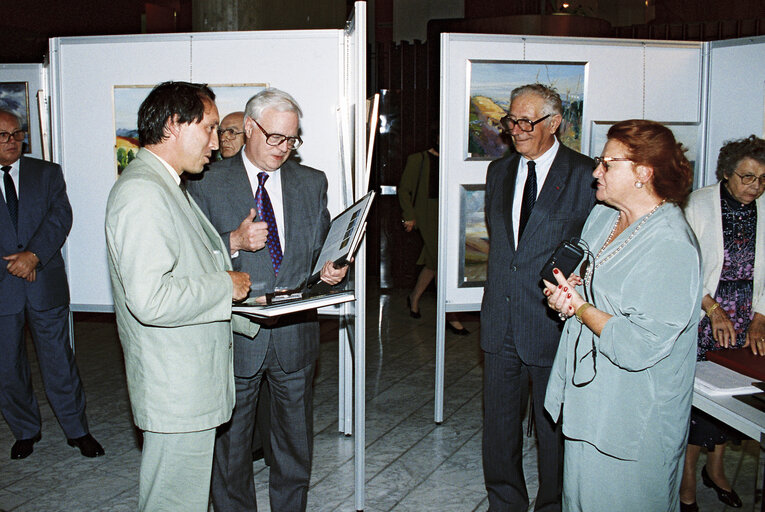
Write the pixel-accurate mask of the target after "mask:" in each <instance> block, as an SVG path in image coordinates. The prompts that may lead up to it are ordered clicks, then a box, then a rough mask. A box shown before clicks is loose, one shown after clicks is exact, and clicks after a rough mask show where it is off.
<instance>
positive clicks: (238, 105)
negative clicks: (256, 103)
mask: <svg viewBox="0 0 765 512" xmlns="http://www.w3.org/2000/svg"><path fill="white" fill-rule="evenodd" d="M209 87H210V89H212V91H213V92H214V93H215V105H216V106H217V107H218V114H219V115H220V118H221V119H223V118H224V117H225V116H226V115H228V114H230V113H231V112H237V111H240V110H244V106H245V105H246V104H247V101H248V100H249V99H250V98H251V97H253V96H254V95H256V94H257V93H259V92H260V91H262V90H263V89H266V88H267V87H268V84H267V83H253V84H220V85H212V84H210V85H209ZM153 88H154V86H153V85H115V86H114V134H115V135H114V140H115V143H114V152H115V158H116V167H117V176H119V175H120V174H121V173H122V171H123V170H124V169H125V167H127V165H128V164H129V163H130V162H131V161H132V160H133V158H135V156H136V154H137V153H138V149H139V144H138V108H139V107H140V106H141V103H143V100H144V99H146V96H148V94H149V93H150V92H151V90H152V89H153Z"/></svg>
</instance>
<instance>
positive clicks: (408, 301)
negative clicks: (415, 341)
mask: <svg viewBox="0 0 765 512" xmlns="http://www.w3.org/2000/svg"><path fill="white" fill-rule="evenodd" d="M406 307H407V308H409V316H411V317H412V318H421V317H422V315H421V314H420V312H419V311H412V299H410V298H409V296H408V295H407V296H406Z"/></svg>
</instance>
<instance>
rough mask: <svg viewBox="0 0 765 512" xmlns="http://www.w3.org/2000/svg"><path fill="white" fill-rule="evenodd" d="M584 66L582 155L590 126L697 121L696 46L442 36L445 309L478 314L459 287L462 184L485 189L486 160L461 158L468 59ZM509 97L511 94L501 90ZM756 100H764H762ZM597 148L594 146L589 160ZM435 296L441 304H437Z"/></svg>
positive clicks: (474, 298)
mask: <svg viewBox="0 0 765 512" xmlns="http://www.w3.org/2000/svg"><path fill="white" fill-rule="evenodd" d="M487 60H489V61H529V62H550V63H551V64H552V63H582V64H585V84H584V110H583V122H582V152H583V153H590V151H589V149H590V136H591V133H590V131H591V127H592V124H593V122H597V121H604V122H615V121H618V120H621V119H629V118H647V119H655V120H657V121H661V122H667V123H700V122H701V121H702V119H701V114H700V107H699V105H700V101H701V97H702V95H703V87H702V68H703V61H702V43H688V42H666V41H659V42H654V41H650V42H644V41H634V40H622V39H585V38H562V37H533V36H503V35H482V34H443V35H442V36H441V77H442V82H441V140H442V144H441V146H442V151H441V182H440V185H441V186H440V190H441V202H440V219H441V220H440V229H439V244H440V247H441V250H440V254H439V269H444V270H442V271H441V272H439V282H438V289H439V291H441V290H443V292H439V295H440V293H443V301H444V304H445V311H472V310H478V309H480V304H481V299H482V297H483V288H482V287H480V286H479V287H462V288H461V287H459V286H458V283H459V277H458V276H459V255H460V254H461V251H460V243H461V242H460V191H461V185H483V184H484V183H485V181H486V168H487V167H488V164H489V162H488V161H486V160H466V159H465V158H464V155H466V154H467V135H466V133H467V128H466V127H467V125H468V116H469V104H468V103H469V101H468V96H469V90H468V88H469V87H470V61H487ZM507 95H508V97H509V95H510V91H509V90H508V91H507ZM761 101H762V99H761ZM601 149H602V148H593V151H592V153H593V155H591V156H594V154H595V153H597V154H599V153H600V150H601ZM440 302H441V299H439V303H440Z"/></svg>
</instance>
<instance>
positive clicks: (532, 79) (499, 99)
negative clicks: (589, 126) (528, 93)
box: [466, 60, 586, 160]
mask: <svg viewBox="0 0 765 512" xmlns="http://www.w3.org/2000/svg"><path fill="white" fill-rule="evenodd" d="M585 66H586V64H585V63H572V62H529V61H481V60H474V61H470V89H469V96H470V97H469V98H468V126H467V130H466V131H467V144H466V147H467V155H466V159H467V160H494V159H496V158H499V157H501V156H503V155H505V154H506V153H507V152H508V151H512V150H513V149H512V147H511V146H512V142H511V141H510V139H509V137H508V136H507V135H504V134H503V132H502V130H501V127H500V124H499V120H500V119H502V118H503V117H504V116H505V115H506V114H507V112H508V110H509V109H510V92H511V91H512V90H513V89H515V88H516V87H519V86H521V85H525V84H531V83H541V84H543V85H547V86H550V87H553V88H554V89H555V90H556V91H557V92H558V94H560V97H561V100H562V101H563V122H562V123H561V126H560V128H559V130H558V135H559V137H560V140H561V142H562V143H563V144H565V145H566V146H568V147H570V148H572V149H574V150H575V151H581V148H582V113H583V111H584V93H585ZM532 121H534V120H533V119H532Z"/></svg>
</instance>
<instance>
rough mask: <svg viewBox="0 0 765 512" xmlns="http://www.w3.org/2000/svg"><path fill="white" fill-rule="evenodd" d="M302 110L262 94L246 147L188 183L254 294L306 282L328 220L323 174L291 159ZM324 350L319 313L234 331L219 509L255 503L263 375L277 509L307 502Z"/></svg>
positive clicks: (328, 275) (338, 273)
mask: <svg viewBox="0 0 765 512" xmlns="http://www.w3.org/2000/svg"><path fill="white" fill-rule="evenodd" d="M301 115H302V113H301V111H300V107H299V106H298V104H297V103H296V102H295V100H294V99H293V98H292V97H291V96H290V95H289V94H287V93H285V92H283V91H280V90H277V89H267V90H265V91H262V92H260V93H258V94H256V95H255V96H253V97H252V98H251V99H250V101H248V102H247V106H246V108H245V122H244V131H245V137H246V143H245V146H244V148H243V149H242V151H241V152H240V153H239V154H238V155H236V156H234V157H232V158H229V159H226V160H222V161H220V162H216V163H214V164H212V165H211V166H210V169H209V170H208V171H207V172H205V173H204V174H203V176H202V179H201V180H199V181H195V182H190V183H189V191H190V192H191V193H192V195H193V196H194V198H195V199H196V201H197V203H198V204H199V206H200V208H202V210H203V211H204V212H205V214H206V215H207V216H208V218H209V219H210V221H211V222H212V224H213V225H214V226H215V228H216V229H217V230H218V232H219V233H220V235H221V238H222V239H223V240H224V241H225V243H226V245H228V248H229V250H230V251H231V255H232V261H233V264H234V268H235V269H237V270H242V271H243V272H248V273H249V274H250V277H251V280H252V288H251V292H250V296H251V297H253V296H254V297H257V296H261V295H264V294H265V293H269V292H273V291H274V290H278V289H294V288H297V287H300V286H302V285H304V284H305V282H306V279H307V278H308V277H309V275H310V273H311V270H312V268H313V265H314V263H315V261H316V259H317V258H318V255H319V252H320V250H321V246H322V244H323V242H324V238H325V237H326V234H327V230H328V228H329V220H330V218H329V212H328V210H327V178H326V176H325V175H324V173H323V172H321V171H318V170H316V169H312V168H310V167H305V166H303V165H299V164H297V163H295V162H292V161H290V160H288V158H289V156H290V154H291V152H292V151H293V150H294V149H296V148H297V147H299V146H300V144H301V143H302V140H301V139H300V136H299V134H298V133H299V129H300V122H299V117H300V116H301ZM256 218H257V219H258V220H256ZM264 243H265V248H264V247H263V245H264ZM346 271H347V267H343V268H342V269H335V268H334V267H333V266H332V264H331V263H330V262H327V263H326V264H325V265H324V267H323V269H322V274H321V277H322V280H323V281H325V282H326V283H328V284H330V285H334V284H337V283H339V282H340V281H341V280H342V279H343V277H344V276H345V273H346ZM318 351H319V326H318V322H317V319H316V313H315V311H310V312H303V313H296V314H292V315H286V316H284V317H281V318H279V319H278V320H276V322H275V323H273V324H267V325H263V326H261V330H260V332H259V333H258V335H257V336H256V337H255V339H254V340H250V339H247V338H242V337H238V336H235V337H234V375H235V382H236V405H235V407H234V414H233V416H232V419H231V422H230V423H229V424H228V425H226V426H224V427H221V432H220V434H219V437H218V440H217V441H216V445H215V462H214V466H213V482H212V498H213V504H214V505H215V509H216V510H220V511H226V512H234V511H255V510H257V506H256V502H255V486H254V482H253V473H252V457H251V454H250V447H251V443H252V432H253V427H254V422H255V416H256V409H257V401H258V398H257V394H258V390H259V389H260V385H261V382H262V381H263V380H264V379H265V380H266V381H267V382H268V385H269V388H270V390H271V433H270V439H271V447H272V451H273V463H272V464H271V472H270V479H269V480H270V481H269V497H270V502H271V510H280V511H282V510H283V511H290V512H297V511H301V510H305V508H306V499H307V494H308V483H309V478H310V472H311V457H312V453H313V404H312V401H313V394H312V379H313V374H314V364H315V361H316V358H317V357H318Z"/></svg>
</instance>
